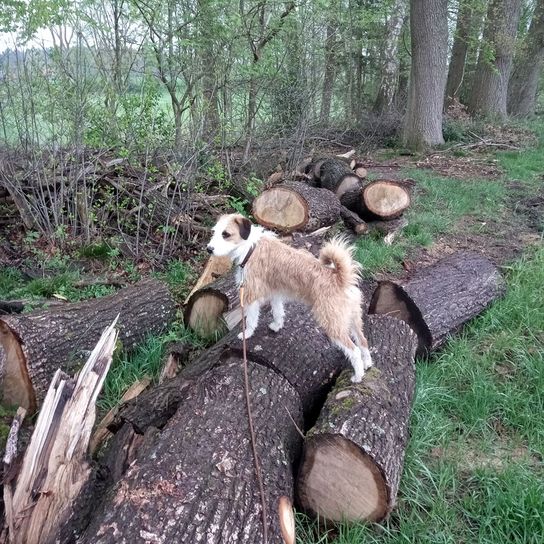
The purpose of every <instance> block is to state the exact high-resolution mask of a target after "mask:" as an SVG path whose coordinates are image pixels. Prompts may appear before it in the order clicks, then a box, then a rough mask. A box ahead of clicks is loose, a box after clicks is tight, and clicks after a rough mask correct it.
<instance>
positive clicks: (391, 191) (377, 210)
mask: <svg viewBox="0 0 544 544" xmlns="http://www.w3.org/2000/svg"><path fill="white" fill-rule="evenodd" d="M363 201H364V206H365V209H366V210H367V211H368V212H369V213H370V214H372V215H374V216H376V217H378V218H379V219H395V218H397V217H399V216H400V215H402V213H403V212H404V210H406V209H407V208H408V207H409V206H410V190H409V187H408V186H407V185H405V184H403V183H401V182H399V181H393V180H387V179H377V180H375V181H371V182H370V183H369V184H367V185H365V187H364V189H363Z"/></svg>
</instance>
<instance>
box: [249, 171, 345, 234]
mask: <svg viewBox="0 0 544 544" xmlns="http://www.w3.org/2000/svg"><path fill="white" fill-rule="evenodd" d="M252 213H253V216H254V217H255V219H256V221H257V223H259V224H260V225H263V226H265V227H268V228H272V229H277V230H279V231H280V232H283V233H290V232H293V231H297V230H298V231H302V232H311V231H314V230H317V229H319V228H321V227H325V226H329V225H332V224H334V223H336V221H338V219H339V217H340V201H339V200H338V198H337V197H336V195H334V194H333V193H331V192H330V191H327V190H326V189H316V188H314V187H310V186H309V185H306V184H304V183H300V182H296V181H291V182H287V183H284V184H283V185H277V186H276V187H272V188H270V189H267V190H266V191H264V192H262V193H261V194H260V195H259V196H258V197H257V198H256V199H255V200H254V201H253V209H252Z"/></svg>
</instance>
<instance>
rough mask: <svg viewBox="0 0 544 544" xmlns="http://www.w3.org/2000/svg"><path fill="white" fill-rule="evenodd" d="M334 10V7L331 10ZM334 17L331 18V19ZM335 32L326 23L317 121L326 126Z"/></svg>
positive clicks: (329, 101)
mask: <svg viewBox="0 0 544 544" xmlns="http://www.w3.org/2000/svg"><path fill="white" fill-rule="evenodd" d="M331 9H333V10H334V7H333V8H331ZM332 17H334V15H332V16H331V18H332ZM336 32H337V27H336V26H335V25H334V23H333V22H332V20H329V21H328V22H327V37H326V38H325V77H324V79H323V93H322V95H321V113H320V115H319V120H320V122H321V123H322V124H323V125H328V123H329V117H330V113H331V102H332V91H333V88H334V80H335V78H336Z"/></svg>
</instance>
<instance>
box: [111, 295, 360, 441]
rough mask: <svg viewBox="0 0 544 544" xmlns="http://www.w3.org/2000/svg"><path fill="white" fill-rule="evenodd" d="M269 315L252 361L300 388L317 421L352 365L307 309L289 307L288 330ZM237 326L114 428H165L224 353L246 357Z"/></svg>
mask: <svg viewBox="0 0 544 544" xmlns="http://www.w3.org/2000/svg"><path fill="white" fill-rule="evenodd" d="M271 320H272V318H271V316H270V313H269V312H268V311H264V312H263V314H262V315H261V319H260V322H259V326H258V327H257V329H256V331H255V334H254V336H253V337H252V338H249V339H248V341H247V349H248V353H249V355H250V357H251V359H252V360H255V361H259V362H261V363H262V364H264V365H266V366H269V367H270V368H273V369H274V370H275V371H277V372H278V373H280V374H281V375H282V376H284V377H285V378H286V379H287V381H288V382H289V383H290V384H291V385H292V386H293V387H294V388H295V389H296V390H297V392H298V394H299V396H300V398H301V400H302V405H303V407H304V412H305V414H306V416H307V417H311V415H312V413H313V412H314V411H315V409H316V408H318V407H319V406H320V402H322V401H323V400H324V395H326V393H327V390H328V387H329V386H330V383H331V381H332V380H333V379H334V377H335V376H337V375H338V373H339V372H340V371H341V370H342V369H344V368H348V367H349V363H348V361H347V360H346V359H345V357H344V356H343V354H342V352H341V351H340V350H339V349H338V348H336V347H335V346H333V345H332V344H331V343H330V341H329V339H328V338H327V337H326V336H325V334H324V332H323V331H322V330H321V329H320V328H319V327H318V326H317V324H316V322H315V321H314V319H313V317H312V315H311V313H310V310H309V308H308V307H307V306H304V305H302V304H298V303H291V304H288V305H287V306H286V315H285V327H284V328H283V329H281V330H280V331H279V332H277V333H275V332H272V331H271V330H270V329H269V328H268V324H269V323H270V322H271ZM238 332H239V328H238V327H237V328H236V329H234V330H233V331H232V332H230V333H229V334H228V335H227V336H225V337H224V338H223V339H222V340H220V341H219V342H218V343H217V344H215V345H214V346H212V347H211V348H210V349H209V350H207V351H206V352H204V353H203V355H202V356H200V357H199V358H198V359H196V360H195V361H193V362H192V363H190V364H188V365H187V366H186V367H185V368H183V369H182V370H181V372H180V373H179V374H178V375H177V376H176V377H175V378H174V379H173V380H171V381H169V382H165V383H164V385H162V386H158V387H155V388H153V389H151V390H149V391H145V392H144V393H142V394H141V395H140V396H139V397H137V398H136V399H134V401H129V402H128V403H127V404H126V405H124V406H122V407H121V409H120V411H119V414H118V416H117V418H116V420H115V422H114V423H113V425H112V426H111V429H112V430H116V429H118V428H119V427H120V426H121V425H122V424H123V423H125V422H128V423H131V424H132V425H133V427H134V428H135V429H136V430H137V432H139V433H143V432H144V431H145V430H146V429H147V428H148V427H150V426H154V427H162V426H164V424H165V423H166V421H168V418H169V417H171V416H172V414H173V413H174V412H175V410H176V408H177V406H178V404H179V402H180V400H181V399H182V398H183V397H184V396H185V389H186V388H187V387H188V386H189V385H190V384H191V383H192V382H193V381H194V380H195V379H196V378H197V377H198V376H199V375H201V374H202V373H203V372H205V371H206V370H207V369H209V368H210V366H213V365H214V364H216V361H217V360H219V358H220V357H221V354H222V353H224V352H231V353H240V352H241V349H242V342H241V341H240V340H238V338H237V334H238Z"/></svg>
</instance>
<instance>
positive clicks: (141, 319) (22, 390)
mask: <svg viewBox="0 0 544 544" xmlns="http://www.w3.org/2000/svg"><path fill="white" fill-rule="evenodd" d="M118 314H120V316H121V317H120V319H119V326H120V334H119V338H120V341H121V343H122V346H123V348H124V349H127V350H129V349H132V348H134V347H135V346H136V345H137V344H138V343H140V342H142V341H143V340H144V339H145V338H146V337H147V336H148V335H150V334H158V333H159V332H161V331H163V330H164V329H165V328H166V327H167V325H168V324H169V323H170V321H171V320H172V319H173V318H174V315H175V306H174V299H173V298H172V295H171V294H170V292H169V290H168V287H167V286H166V284H164V283H162V282H160V281H157V280H153V279H149V280H144V281H141V282H139V283H137V284H135V285H133V286H131V287H127V288H126V289H121V290H120V291H118V292H117V293H115V294H114V295H110V296H107V297H102V298H98V299H93V300H87V301H83V302H77V303H73V304H63V305H62V306H60V307H55V308H48V309H46V310H36V311H34V312H30V313H28V314H13V315H7V316H1V317H0V344H1V345H2V347H3V348H4V351H5V370H4V380H3V382H2V387H1V391H2V395H3V398H4V401H5V402H7V403H9V404H15V405H19V406H24V407H25V408H27V409H28V410H29V411H34V410H35V409H36V407H37V405H38V403H39V402H40V401H41V400H42V399H43V397H44V396H45V392H46V391H47V387H48V385H49V383H50V381H51V378H52V377H53V375H54V374H55V371H56V369H57V368H59V367H60V368H62V370H65V371H67V372H71V371H73V369H74V368H76V367H77V366H78V365H80V364H81V363H82V362H83V361H85V358H86V357H87V356H88V354H89V351H90V350H91V349H92V348H93V346H94V345H95V344H96V341H97V340H98V338H100V334H101V332H102V330H103V329H104V326H105V325H106V324H107V323H111V322H112V321H113V319H114V318H115V317H116V316H117V315H118Z"/></svg>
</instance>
